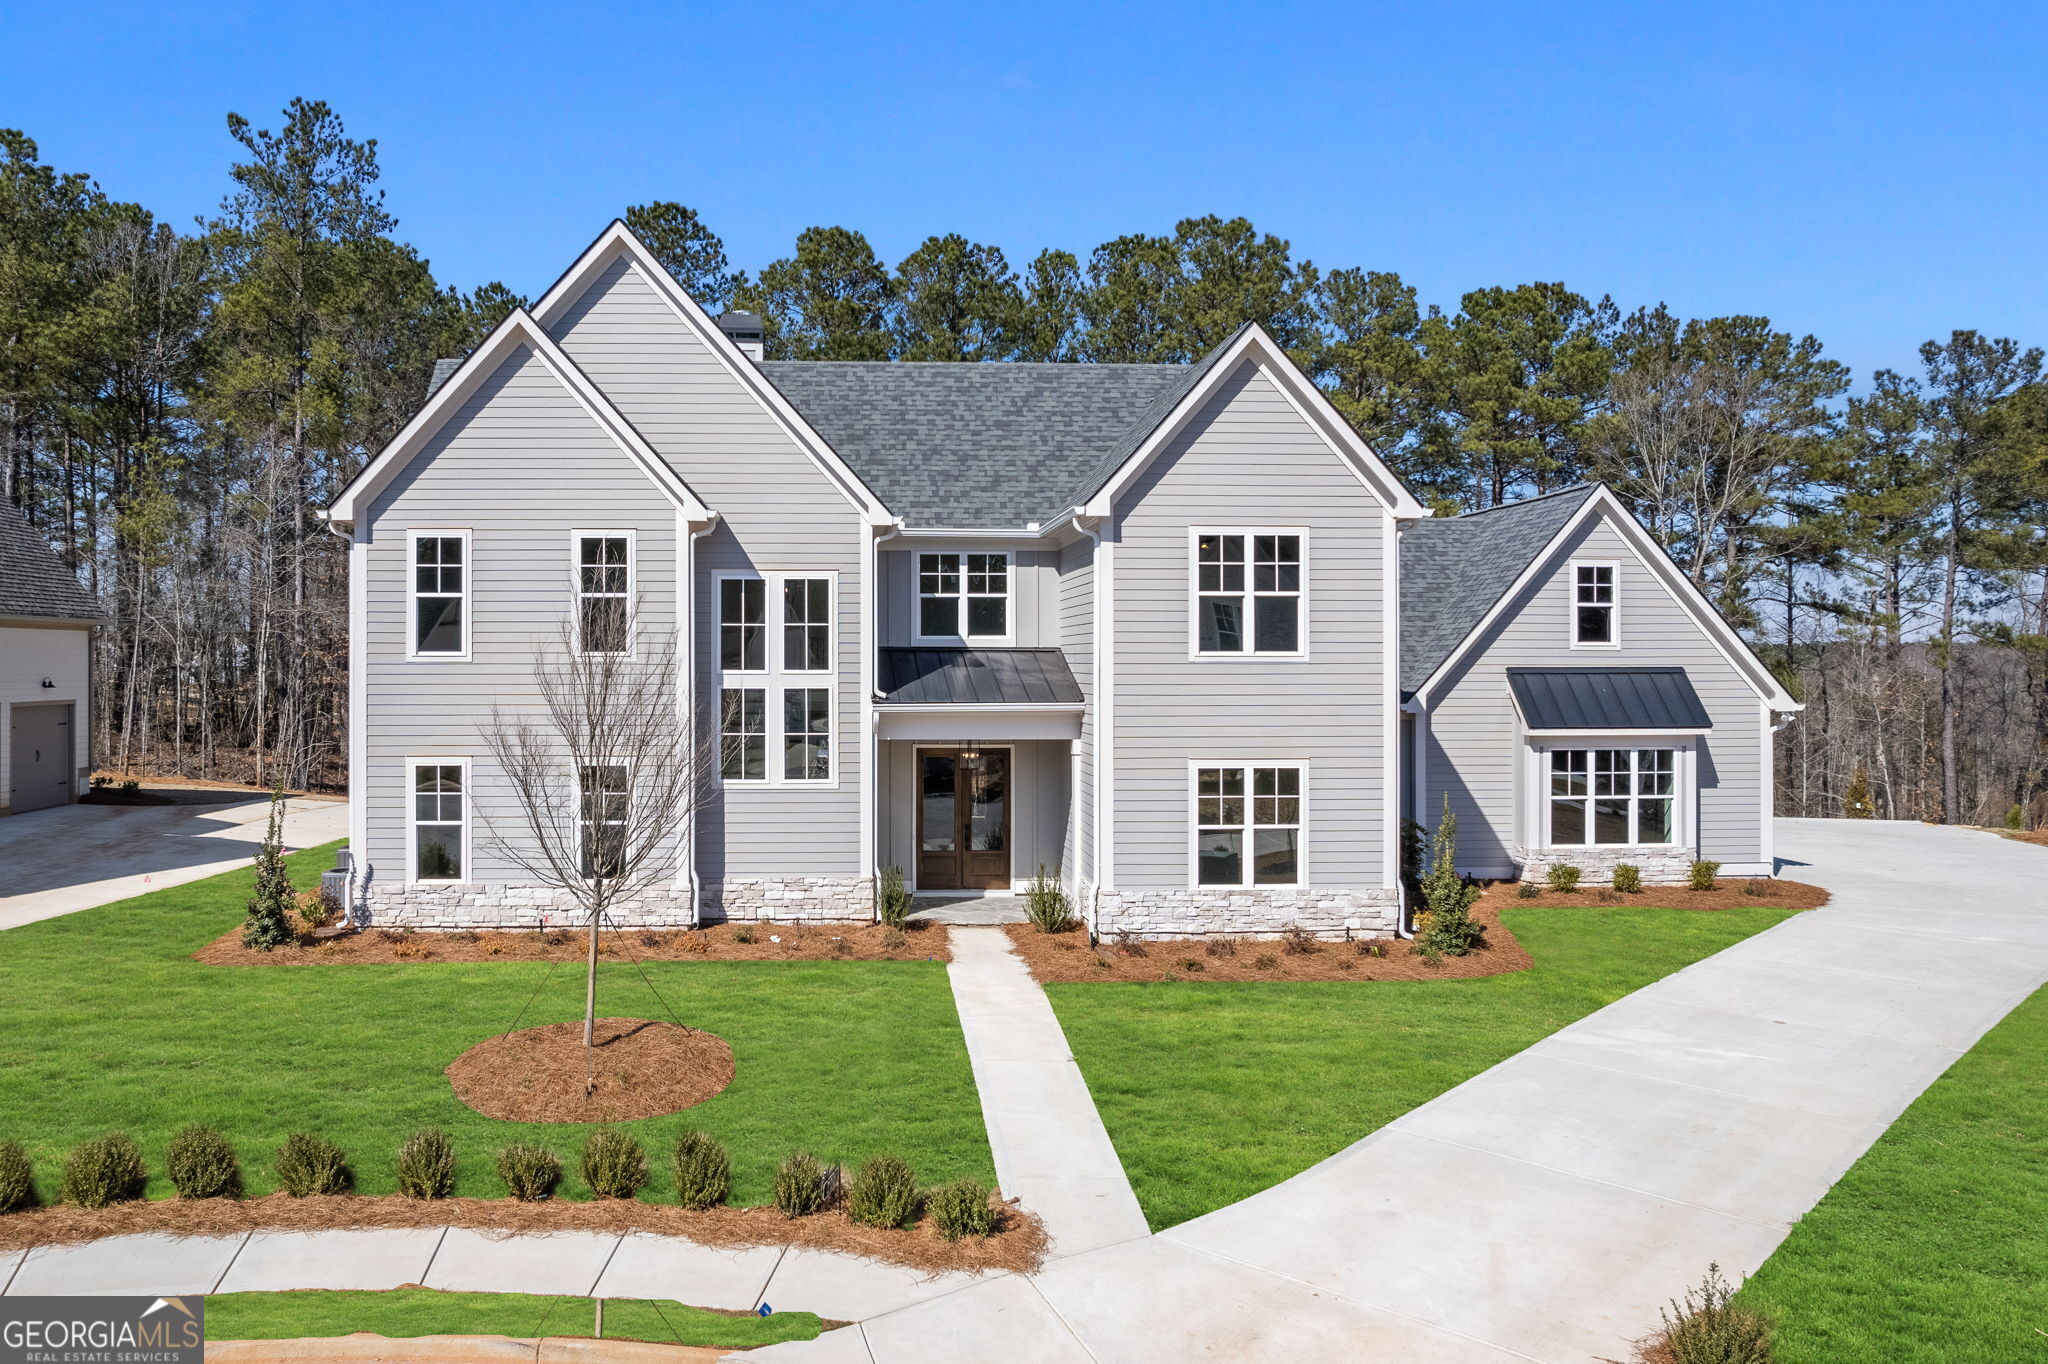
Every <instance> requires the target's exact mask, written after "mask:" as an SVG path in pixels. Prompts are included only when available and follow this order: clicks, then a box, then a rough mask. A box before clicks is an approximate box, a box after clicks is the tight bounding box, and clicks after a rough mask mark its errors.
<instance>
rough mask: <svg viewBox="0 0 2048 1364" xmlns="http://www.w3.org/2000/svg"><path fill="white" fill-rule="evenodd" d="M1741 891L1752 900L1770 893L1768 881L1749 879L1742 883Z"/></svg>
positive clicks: (1759, 898)
mask: <svg viewBox="0 0 2048 1364" xmlns="http://www.w3.org/2000/svg"><path fill="white" fill-rule="evenodd" d="M1742 893H1743V894H1744V895H1747V896H1748V897H1749V898H1750V899H1752V900H1761V899H1763V898H1764V897H1765V896H1766V895H1769V894H1770V893H1771V883H1770V882H1769V881H1761V880H1750V881H1744V882H1743V883H1742Z"/></svg>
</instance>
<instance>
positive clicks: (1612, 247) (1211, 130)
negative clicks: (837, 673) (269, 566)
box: [0, 0, 2048, 385]
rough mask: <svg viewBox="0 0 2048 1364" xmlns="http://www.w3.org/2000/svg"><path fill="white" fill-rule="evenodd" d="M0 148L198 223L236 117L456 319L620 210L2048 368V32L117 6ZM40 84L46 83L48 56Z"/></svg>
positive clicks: (1745, 17) (571, 249)
mask: <svg viewBox="0 0 2048 1364" xmlns="http://www.w3.org/2000/svg"><path fill="white" fill-rule="evenodd" d="M0 13H4V15H5V29H6V32H7V35H8V36H7V40H6V41H7V45H8V47H9V48H10V49H12V51H13V52H14V53H15V54H16V58H15V59H13V60H10V62H9V63H8V74H7V78H6V80H5V82H4V83H0V126H19V127H21V128H22V129H24V130H25V131H26V132H28V133H29V135H30V136H32V137H34V138H35V139H36V140H37V141H38V142H39V143H40V144H41V147H42V150H43V154H44V159H45V160H48V161H51V162H53V163H54V164H56V165H58V166H59V167H60V168H63V169H67V170H85V171H89V172H91V173H92V174H93V175H95V176H96V177H97V178H98V179H99V180H100V182H101V184H102V185H103V186H104V187H105V188H106V189H107V190H108V192H110V193H112V194H114V195H116V196H118V197H121V198H129V199H136V200H140V201H141V202H143V203H145V204H147V205H149V206H150V207H151V208H153V209H155V210H156V211H157V212H158V213H159V214H161V215H163V216H165V217H167V218H170V219H172V220H174V221H179V222H186V221H189V220H190V219H191V218H192V217H193V216H194V215H197V214H201V213H205V212H208V211H210V210H211V209H212V208H213V207H214V206H215V205H216V204H217V203H218V202H219V200H220V197H221V195H222V193H223V192H224V189H225V167H226V165H227V163H228V161H229V160H230V159H231V157H232V155H233V153H234V152H235V150H236V148H235V147H234V145H233V143H232V142H230V140H229V139H228V136H227V133H226V130H225V121H224V116H225V114H226V113H227V111H228V110H230V109H232V110H235V111H238V112H241V113H243V114H246V115H248V116H249V117H250V118H251V119H252V120H253V121H255V122H256V123H257V125H258V126H259V127H268V126H275V124H276V123H277V121H278V118H277V111H278V110H279V109H280V108H281V107H282V106H283V104H284V103H285V101H286V100H288V99H289V98H291V97H292V96H293V95H299V94H303V95H306V96H308V97H313V98H321V99H325V100H327V101H329V102H330V103H331V104H333V105H334V106H335V107H336V109H337V110H338V111H339V112H340V113H341V114H342V116H343V117H344V118H345V120H346V121H347V123H348V127H349V130H350V132H351V133H352V134H353V135H355V136H358V137H375V138H377V139H378V144H379V151H380V154H381V158H382V162H383V166H384V171H385V175H384V182H383V183H384V187H385V189H386V191H387V194H388V197H389V204H390V206H391V208H392V209H393V211H395V212H396V213H397V215H398V217H399V219H400V226H399V234H400V235H401V236H403V237H405V238H407V239H408V240H410V241H412V242H413V243H415V244H416V245H417V246H418V247H419V248H420V249H421V251H422V252H423V253H424V254H425V255H427V256H428V257H429V258H430V259H431V260H432V261H433V264H434V267H435V271H436V274H437V275H438V276H439V277H440V278H442V279H443V280H444V281H447V282H452V283H456V284H460V285H463V286H465V287H467V286H471V285H475V284H477V283H481V282H483V281H485V280H488V279H494V278H497V279H503V280H504V281H505V282H506V283H508V284H510V285H512V286H513V287H514V288H515V289H518V290H520V291H522V292H525V293H528V294H535V293H538V292H539V291H540V290H541V289H543V288H544V287H545V286H546V285H547V284H548V283H549V282H550V281H552V280H553V278H554V277H555V275H556V274H558V273H559V272H560V271H561V269H563V268H564V267H565V266H566V265H567V264H568V263H569V262H570V261H571V260H572V259H573V258H574V256H575V255H576V253H577V252H578V251H579V250H580V249H581V248H582V247H583V246H584V245H585V244H586V243H587V242H588V241H589V240H590V238H591V237H593V236H595V235H596V233H597V232H598V230H599V229H601V228H602V227H603V225H604V224H605V223H606V222H607V221H609V220H610V219H611V218H612V217H613V216H615V215H616V214H617V213H619V212H620V211H621V210H622V209H623V208H624V207H625V206H626V205H627V204H630V203H635V202H641V201H644V200H648V199H655V198H672V199H678V200H681V201H682V202H684V203H687V204H690V205H692V206H694V207H696V208H697V209H698V210H699V211H700V212H701V213H703V215H704V216H705V218H706V220H707V221H708V222H709V223H710V224H711V225H712V226H713V227H714V229H716V230H717V231H718V232H719V233H720V234H721V235H722V236H723V237H724V238H725V240H726V243H727V246H728V250H729V252H730V254H731V255H732V256H733V258H734V260H735V262H736V263H738V264H740V265H742V266H744V267H747V268H750V269H753V268H758V267H759V266H760V265H761V264H763V263H764V262H766V261H768V260H770V259H772V258H773V257H775V256H776V255H779V254H782V253H784V252H786V250H787V249H788V246H789V244H790V242H791V240H792V239H793V238H794V236H795V234H796V233H797V232H798V231H799V230H800V229H802V228H804V227H806V226H809V225H812V224H832V223H841V224H845V225H846V226H849V227H855V228H859V229H860V230H862V231H864V232H866V233H867V235H868V237H869V239H870V240H871V241H872V242H873V243H874V244H875V246H876V248H877V250H878V251H879V252H880V253H881V254H882V255H883V257H884V258H885V259H887V260H889V261H891V262H893V261H895V260H897V259H900V258H901V257H902V256H903V255H904V254H905V253H907V252H908V251H909V250H910V249H911V248H913V247H914V246H915V245H916V244H917V243H918V242H919V241H920V240H922V239H923V238H924V237H925V236H926V235H929V234H931V233H934V232H945V231H959V232H962V233H965V234H967V235H968V236H970V237H973V238H976V239H978V240H983V241H989V242H993V243H995V244H996V245H999V246H1001V247H1002V248H1003V249H1004V250H1005V251H1006V252H1007V253H1008V254H1009V256H1010V258H1011V260H1012V261H1013V262H1014V263H1016V264H1019V265H1021V264H1022V263H1023V262H1024V261H1026V260H1028V259H1029V258H1030V257H1031V256H1032V255H1033V254H1035V253H1036V252H1037V251H1038V250H1039V249H1040V248H1042V247H1044V246H1048V245H1059V246H1065V247H1067V248H1068V249H1071V250H1074V251H1075V252H1077V253H1079V254H1082V255H1084V256H1085V253H1086V252H1087V250H1088V249H1089V248H1091V247H1092V246H1094V245H1095V244H1096V243H1098V242H1101V241H1103V240H1106V239H1107V238H1109V237H1112V236H1116V235H1119V234H1122V233H1125V232H1132V231H1150V232H1159V231H1165V230H1169V229H1170V228H1171V226H1172V224H1173V222H1174V221H1175V220H1176V219H1177V218H1180V217H1183V216H1188V215H1194V214H1201V213H1207V212H1215V213H1220V214H1223V215H1226V216H1228V215H1233V214H1243V215H1245V216H1247V217H1249V218H1250V219H1251V220H1252V221H1253V222H1254V223H1255V224H1257V225H1258V226H1259V227H1260V228H1261V229H1263V230H1266V231H1270V232H1274V233H1277V234H1279V235H1281V236H1284V237H1287V238H1289V239H1290V240H1291V241H1292V242H1293V244H1294V248H1295V252H1296V255H1297V256H1306V257H1309V258H1312V259H1313V260H1315V261H1316V262H1317V263H1318V264H1320V265H1324V266H1340V265H1362V266H1367V267H1371V268H1375V269H1386V270H1394V271H1397V272H1399V273H1400V274H1401V275H1403V276H1404V277H1406V278H1407V279H1408V280H1409V281H1410V282H1411V283H1413V284H1415V285H1416V286H1417V287H1418V288H1419V289H1420V290H1421V292H1422V295H1423V298H1424V299H1425V301H1429V302H1436V303H1440V304H1443V305H1446V306H1447V307H1449V306H1454V305H1455V302H1456V299H1457V296H1458V294H1459V293H1461V292H1462V291H1464V290H1466V289H1469V288H1474V287H1477V286H1480V285H1486V284H1512V283H1519V282H1524V281H1528V280H1532V279H1546V280H1549V279H1561V280H1564V281H1565V282H1566V283H1568V284H1570V285H1571V286H1572V287H1574V288H1576V289H1578V290H1580V291H1581V292H1586V293H1591V294H1600V293H1609V294H1612V295H1613V297H1614V298H1615V300H1616V301H1617V302H1618V303H1620V304H1622V306H1623V307H1624V308H1628V307H1633V306H1635V305H1636V304H1639V303H1649V302H1655V301H1657V300H1660V299H1661V300H1664V301H1666V302H1668V303H1669V304H1670V305H1671V306H1672V307H1673V308H1674V309H1675V310H1677V311H1679V312H1681V313H1682V314H1686V315H1712V314H1718V313H1727V312H1751V313H1762V314H1766V315H1768V316H1770V317H1771V318H1773V319H1774V320H1775V321H1776V322H1777V323H1778V324H1779V325H1780V326H1781V327H1784V328H1787V329H1790V330H1794V331H1810V332H1812V333H1814V334H1816V335H1817V336H1819V337H1820V338H1821V339H1822V341H1823V342H1825V343H1826V345H1827V347H1828V350H1829V353H1831V354H1833V355H1835V356H1836V357H1837V358H1839V359H1842V360H1844V361H1845V362H1847V363H1849V364H1851V365H1852V366H1854V367H1855V369H1856V370H1857V375H1858V380H1859V385H1860V383H1861V381H1862V380H1863V379H1864V377H1865V376H1866V375H1867V373H1868V371H1869V370H1871V369H1872V368H1874V367H1877V366H1881V365H1895V366H1906V365H1910V364H1912V363H1913V352H1914V349H1915V348H1916V347H1917V345H1918V344H1919V342H1921V341H1922V340H1924V339H1926V338H1927V337H1929V336H1933V335H1937V334H1940V335H1945V334H1946V332H1947V331H1948V330H1949V329H1950V328H1952V327H1975V328H1978V329H1980V330H1984V331H1988V332H1993V333H1997V334H2005V335H2013V336H2017V337H2019V338H2020V339H2022V340H2023V341H2027V342H2029V343H2044V342H2048V303H2044V298H2048V291H2044V284H2048V278H2044V276H2048V264H2044V261H2048V254H2044V250H2043V248H2044V232H2043V225H2044V223H2048V174H2044V171H2048V156H2044V151H2048V93H2044V91H2048V83H2044V82H2043V81H2042V79H2041V69H2042V68H2041V55H2042V53H2043V52H2048V6H2042V5H2040V4H2038V3H2036V4H2032V5H2018V4H1998V3H1987V4H1977V5H1967V6H1965V5H1955V6H1943V5H1928V4H1914V5H1904V4H1881V3H1870V4H1863V5H1846V4H1845V5H1839V6H1813V5H1800V4H1796V3H1786V4H1722V5H1717V6H1713V7H1707V6H1684V7H1681V6H1676V5H1668V6H1667V5H1648V4H1645V5H1633V6H1630V5H1621V6H1593V5H1574V6H1545V5H1540V4H1529V3H1522V4H1512V5H1492V4H1464V5H1460V6H1456V7H1452V6H1431V5H1415V4H1406V5H1398V6H1396V5H1344V6H1306V5H1256V6H1254V5H1233V6H1226V5H1219V4H1213V3H1206V2H1205V0H1186V2H1185V3H1178V4H1159V5H1118V4H1109V3H1098V4H1084V5H1072V6H1068V5H1051V6H1035V5H1017V4H1008V5H929V6H927V5H886V4H869V5H858V6H855V5H843V6H807V5H803V4H792V3H784V4H774V5H768V4H757V5H746V6H701V5H657V4H621V5H607V4H601V3H590V4H584V5H577V6H540V5H523V4H519V3H501V4H494V5H489V6H483V5H469V4H436V5H420V4H416V3H415V4H408V5H403V6H399V5H390V6H379V5H352V4H345V3H332V4H322V5H307V6H288V5H280V4H276V3H268V4H260V5H258V4H214V5H194V4H188V5H182V6H181V5H163V4H161V3H153V4H149V5H136V6H132V7H127V6H104V5H91V4H75V5H57V4H30V3H27V2H26V0H9V3H8V4H7V5H6V6H5V8H4V10H0ZM22 53H35V54H41V55H40V57H39V58H38V59H35V60H27V61H24V60H20V59H19V54H22Z"/></svg>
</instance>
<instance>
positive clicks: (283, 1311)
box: [206, 1288, 822, 1350]
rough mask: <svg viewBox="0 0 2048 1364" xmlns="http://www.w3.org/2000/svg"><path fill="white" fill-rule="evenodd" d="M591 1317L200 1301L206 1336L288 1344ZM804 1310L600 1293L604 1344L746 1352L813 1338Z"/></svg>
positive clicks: (349, 1300)
mask: <svg viewBox="0 0 2048 1364" xmlns="http://www.w3.org/2000/svg"><path fill="white" fill-rule="evenodd" d="M595 1322H596V1318H595V1314H594V1312H593V1310H592V1306H591V1301H590V1299H589V1298H556V1297H540V1296H536V1295H534V1294H529V1293H441V1292H437V1291H435V1290H434V1289H431V1288H399V1289H394V1290H392V1291H391V1292H388V1293H338V1292H324V1291H323V1292H309V1293H215V1294H213V1295H211V1296H210V1297H208V1298H207V1300H206V1338H207V1339H208V1340H294V1339H298V1338H300V1337H306V1336H313V1337H321V1336H345V1335H348V1334H350V1333H351V1332H354V1331H368V1332H371V1333H372V1334H374V1335H380V1336H391V1337H393V1338H398V1337H407V1336H515V1337H522V1338H524V1337H531V1336H539V1335H550V1336H587V1335H589V1334H590V1333H591V1330H592V1327H593V1326H594V1325H595ZM821 1329H822V1328H821V1324H820V1322H819V1320H818V1318H817V1316H816V1315H814V1314H813V1313H810V1312H777V1313H775V1314H774V1315H773V1316H767V1317H756V1316H751V1315H749V1316H727V1315H725V1314H723V1313H720V1312H707V1311H705V1310H704V1309H702V1308H700V1307H685V1306H684V1305H683V1304H681V1303H679V1302H647V1301H641V1300H638V1299H632V1298H607V1299H606V1300H605V1304H604V1334H605V1339H607V1340H652V1341H658V1342H660V1343H662V1344H666V1345H702V1346H707V1347H710V1348H715V1349H721V1350H748V1349H752V1348H754V1347H755V1346H758V1345H775V1344H779V1343H780V1342H782V1341H785V1340H810V1339H811V1338H812V1337H814V1336H816V1335H817V1334H818V1333H819V1331H820V1330H821Z"/></svg>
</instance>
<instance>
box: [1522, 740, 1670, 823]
mask: <svg viewBox="0 0 2048 1364" xmlns="http://www.w3.org/2000/svg"><path fill="white" fill-rule="evenodd" d="M1695 771H1696V763H1695V756H1694V749H1693V746H1692V742H1691V741H1690V740H1678V739H1674V738H1673V737H1671V736H1669V735H1657V734H1644V735H1641V736H1634V735H1628V734H1616V735H1614V736H1613V737H1602V738H1598V739H1578V740H1571V741H1552V742H1547V743H1541V744H1533V745H1531V748H1530V762H1529V777H1528V783H1529V784H1528V791H1529V795H1530V800H1531V804H1530V806H1529V808H1530V809H1531V811H1532V812H1533V818H1534V819H1535V820H1536V821H1537V822H1536V830H1537V838H1536V840H1535V841H1536V842H1537V843H1538V844H1539V845H1540V846H1542V847H1547V848H1663V849H1672V848H1680V847H1687V846H1690V845H1691V843H1692V840H1693V819H1694V811H1693V806H1694V802H1695V795H1696V790H1695V787H1696V782H1695V775H1694V774H1695Z"/></svg>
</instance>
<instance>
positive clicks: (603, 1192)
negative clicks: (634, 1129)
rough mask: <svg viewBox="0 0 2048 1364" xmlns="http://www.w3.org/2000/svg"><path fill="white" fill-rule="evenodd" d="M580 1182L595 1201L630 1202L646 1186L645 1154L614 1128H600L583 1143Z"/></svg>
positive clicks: (634, 1141)
mask: <svg viewBox="0 0 2048 1364" xmlns="http://www.w3.org/2000/svg"><path fill="white" fill-rule="evenodd" d="M582 1165H583V1182H584V1183H585V1184H588V1185H589V1186H590V1191H591V1192H592V1193H594V1194H596V1195H597V1196H598V1197H599V1198H631V1197H632V1196H633V1195H634V1194H636V1193H638V1192H640V1186H641V1185H642V1184H645V1183H646V1182H647V1152H646V1151H644V1150H643V1149H641V1146H640V1143H639V1142H638V1141H637V1140H635V1139H634V1138H632V1137H629V1136H627V1135H626V1134H625V1133H624V1132H621V1131H620V1130H619V1129H618V1128H616V1127H600V1128H598V1129H597V1130H596V1131H595V1132H592V1133H591V1134H590V1137H589V1139H588V1140H586V1141H585V1142H584V1143H583V1161H582Z"/></svg>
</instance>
